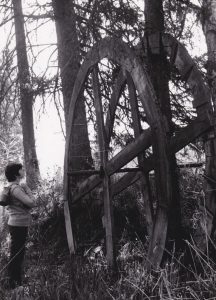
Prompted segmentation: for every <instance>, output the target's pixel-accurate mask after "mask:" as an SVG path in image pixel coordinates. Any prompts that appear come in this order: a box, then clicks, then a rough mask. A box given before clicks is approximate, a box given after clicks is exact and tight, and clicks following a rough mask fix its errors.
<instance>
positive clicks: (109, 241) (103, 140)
mask: <svg viewBox="0 0 216 300" xmlns="http://www.w3.org/2000/svg"><path fill="white" fill-rule="evenodd" d="M99 86H100V85H99V80H98V69H97V67H95V68H94V70H93V92H94V101H95V110H96V120H97V128H98V141H99V148H100V159H101V165H102V166H103V170H104V174H103V197H104V213H105V230H106V255H107V262H108V265H109V266H110V267H114V265H115V257H114V241H113V212H112V197H111V190H110V178H109V175H108V173H107V161H108V144H107V136H106V131H105V126H104V119H103V107H102V101H101V95H100V88H99Z"/></svg>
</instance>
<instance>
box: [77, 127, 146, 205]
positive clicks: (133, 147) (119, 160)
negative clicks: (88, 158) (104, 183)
mask: <svg viewBox="0 0 216 300" xmlns="http://www.w3.org/2000/svg"><path fill="white" fill-rule="evenodd" d="M150 145H151V132H150V130H146V131H144V132H143V133H142V134H141V135H140V136H139V137H138V138H137V139H136V140H134V141H133V142H132V143H131V144H129V145H127V146H126V147H125V148H124V149H122V151H120V152H119V153H118V154H117V155H116V156H115V157H113V158H112V159H111V160H110V161H109V162H108V163H107V167H106V169H107V170H106V171H107V174H108V175H109V176H111V175H112V174H114V173H115V172H116V171H117V170H119V169H121V168H122V167H123V166H125V165H126V164H127V163H128V162H130V161H131V160H132V159H134V158H135V157H136V156H137V155H138V153H140V152H141V151H144V150H145V149H147V148H148V147H149V146H150ZM100 183H101V178H100V176H99V175H92V176H91V177H89V178H88V179H86V180H85V181H83V182H82V183H81V184H80V186H79V190H78V192H77V193H76V195H73V202H74V201H77V200H78V199H80V198H81V197H83V196H85V195H86V194H87V193H89V192H90V191H91V190H93V189H94V188H95V187H97V186H98V185H99V184H100Z"/></svg>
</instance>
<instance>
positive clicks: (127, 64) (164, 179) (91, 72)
mask: <svg viewBox="0 0 216 300" xmlns="http://www.w3.org/2000/svg"><path fill="white" fill-rule="evenodd" d="M161 40H162V42H163V44H164V49H165V50H166V51H167V54H168V56H170V60H171V63H173V64H175V65H176V67H177V68H178V69H179V72H180V74H181V75H182V77H183V79H184V80H187V82H188V84H189V86H190V87H191V89H192V92H193V95H194V107H195V108H196V110H197V118H196V119H195V120H194V121H193V122H192V124H190V125H189V126H188V127H186V128H183V129H181V131H180V132H179V133H178V134H175V135H174V136H173V137H172V139H171V141H169V143H168V141H167V136H166V129H165V126H164V122H163V119H162V117H161V112H160V109H159V106H158V105H157V99H156V96H155V93H154V90H153V87H152V84H151V82H150V79H149V77H148V75H147V73H146V70H145V68H144V66H143V63H142V61H141V60H140V59H139V57H137V55H136V54H135V52H134V51H133V50H132V49H130V47H129V46H128V45H127V44H125V43H124V42H122V41H121V40H119V39H116V38H105V39H103V40H101V41H100V42H99V43H98V44H96V45H95V46H94V47H93V48H92V49H91V50H90V52H89V53H88V54H87V56H86V58H85V60H84V62H83V64H82V66H81V67H80V70H79V73H78V75H77V79H76V82H75V86H74V90H73V95H72V100H71V105H70V109H69V115H68V119H69V125H68V128H67V130H68V132H67V140H66V152H65V168H64V201H65V206H64V211H65V221H66V231H67V238H68V244H69V249H70V253H71V254H72V253H75V246H74V238H73V231H72V227H71V220H70V212H69V202H70V203H73V202H75V201H78V200H79V199H81V198H82V197H83V196H84V195H86V194H88V193H90V192H91V191H92V190H93V189H95V188H96V187H98V186H101V187H102V188H103V200H104V214H105V231H106V252H107V260H108V264H109V265H111V266H112V265H113V264H114V261H115V253H114V228H113V224H114V223H113V214H112V196H113V195H115V194H117V193H118V192H121V191H122V190H123V189H125V188H126V187H127V186H129V185H130V184H132V183H133V182H134V181H136V180H138V179H139V180H140V182H141V186H142V185H145V183H146V180H147V177H148V173H149V171H151V170H154V172H155V177H156V189H157V190H158V193H157V198H158V199H157V208H156V209H155V210H153V208H152V203H150V201H148V199H147V200H146V201H147V203H145V208H146V218H147V220H146V223H147V225H148V231H149V235H150V239H149V250H148V256H147V263H148V264H150V265H153V266H157V265H159V264H160V262H161V259H162V255H163V251H164V248H165V242H166V235H167V226H168V210H169V207H170V202H171V186H170V182H171V180H170V176H171V174H170V166H169V156H170V154H171V153H172V154H173V153H176V152H177V151H179V150H180V149H181V148H183V147H184V146H185V145H187V144H188V143H189V142H191V141H193V140H194V139H196V138H197V137H198V136H200V135H201V134H202V133H204V132H206V131H207V130H209V128H211V123H210V117H209V115H210V114H211V110H210V99H209V98H210V97H209V92H208V90H207V88H206V87H205V85H204V83H203V80H202V77H201V75H200V74H199V71H198V70H197V68H196V66H195V65H194V63H193V61H192V59H191V58H190V56H189V55H188V53H187V52H186V50H185V48H184V47H183V46H181V45H180V44H179V43H177V42H176V41H175V40H174V39H172V38H171V37H170V36H168V35H164V36H161V35H159V34H158V35H152V36H150V37H148V47H149V46H150V47H152V51H159V49H161ZM104 58H106V59H107V60H110V61H111V62H112V63H114V64H115V65H118V66H119V68H120V69H121V70H120V72H119V74H118V76H117V78H116V84H115V86H114V87H113V89H112V90H113V93H112V95H111V97H110V100H109V105H108V109H107V110H106V111H105V109H104V107H103V106H104V104H103V103H102V97H101V90H100V83H99V78H98V65H99V63H100V62H101V61H102V60H103V59H104ZM88 78H91V80H90V82H91V83H92V85H93V96H94V99H93V104H94V109H95V115H96V118H95V123H96V127H97V141H98V148H99V152H100V169H98V168H95V169H93V170H82V172H80V171H81V170H73V169H72V170H71V169H70V170H69V166H68V165H69V164H68V162H69V159H70V156H72V155H73V150H71V149H73V148H72V147H71V146H72V144H73V135H74V133H75V131H76V126H77V125H78V124H76V110H77V103H78V102H79V100H80V99H81V97H83V94H84V93H85V87H86V82H87V81H88ZM124 85H127V88H128V95H129V103H130V108H131V118H132V125H133V131H134V139H133V141H132V142H130V143H129V144H127V145H125V147H124V148H123V149H121V151H119V152H118V153H117V154H115V155H114V156H113V157H112V158H110V157H109V149H110V142H111V138H112V134H113V126H114V122H115V117H116V109H117V104H118V102H119V99H120V97H121V93H122V89H123V86H124ZM138 99H139V103H141V105H142V109H143V111H144V114H145V118H146V124H147V125H148V126H146V128H143V126H142V124H141V120H140V111H139V110H140V105H138ZM149 149H151V151H149ZM146 152H148V153H149V152H150V153H151V154H150V155H149V154H148V155H146ZM135 158H137V164H138V165H137V167H136V168H125V166H127V165H128V163H130V162H131V161H132V160H133V159H135ZM72 168H73V167H72ZM71 171H72V172H71ZM76 172H77V174H85V175H86V174H88V175H89V177H88V178H87V179H84V180H82V182H79V188H78V189H77V190H76V193H71V187H70V181H69V180H68V177H69V176H71V174H75V173H76ZM117 172H128V174H126V175H124V176H123V177H121V179H120V180H119V182H117V183H116V184H115V185H112V184H111V180H110V178H111V176H112V175H113V174H115V173H117ZM76 176H77V175H76Z"/></svg>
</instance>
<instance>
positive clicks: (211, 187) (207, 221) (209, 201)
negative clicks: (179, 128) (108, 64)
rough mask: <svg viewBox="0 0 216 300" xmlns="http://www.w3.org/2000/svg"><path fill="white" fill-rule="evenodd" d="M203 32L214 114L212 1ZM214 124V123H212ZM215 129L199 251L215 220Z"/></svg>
mask: <svg viewBox="0 0 216 300" xmlns="http://www.w3.org/2000/svg"><path fill="white" fill-rule="evenodd" d="M202 11H203V18H202V25H203V32H204V35H205V38H206V43H207V49H208V63H207V75H208V80H209V86H210V89H211V94H212V103H213V110H214V114H215V112H216V3H215V1H213V0H206V1H203V9H202ZM214 124H215V121H214ZM215 134H216V128H214V132H211V133H209V134H208V136H207V139H206V142H205V154H206V169H205V178H206V181H205V199H203V200H204V202H203V203H201V210H202V212H203V214H202V218H201V228H202V229H203V230H202V231H199V235H198V236H196V241H197V244H198V246H199V249H201V250H202V251H207V250H208V239H209V236H210V235H211V234H213V224H214V223H215V220H216V198H215V188H216V139H215Z"/></svg>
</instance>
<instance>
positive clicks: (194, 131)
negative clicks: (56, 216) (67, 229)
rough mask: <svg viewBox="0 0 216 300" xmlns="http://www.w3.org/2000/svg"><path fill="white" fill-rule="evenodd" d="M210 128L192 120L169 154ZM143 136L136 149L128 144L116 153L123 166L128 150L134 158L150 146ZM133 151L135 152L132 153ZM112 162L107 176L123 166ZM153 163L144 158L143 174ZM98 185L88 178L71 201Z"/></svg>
mask: <svg viewBox="0 0 216 300" xmlns="http://www.w3.org/2000/svg"><path fill="white" fill-rule="evenodd" d="M210 128H211V123H210V121H209V120H207V119H206V120H199V119H196V120H194V121H193V122H192V123H191V124H190V125H188V126H187V127H185V128H182V129H181V131H180V132H179V133H178V135H177V136H175V137H173V138H172V139H171V142H170V151H171V153H176V152H178V151H179V150H181V149H182V148H183V147H185V146H186V145H188V143H190V142H192V141H194V140H195V139H196V138H198V137H199V136H200V135H201V134H203V133H204V132H206V131H208V130H209V129H210ZM149 134H150V131H149V133H148V135H149ZM145 135H146V133H142V134H141V135H140V137H139V138H138V140H137V143H138V141H139V145H138V147H137V148H136V144H135V143H133V144H132V145H130V144H129V145H127V146H126V148H124V149H123V150H122V151H121V152H119V153H118V156H119V157H120V161H121V162H122V163H123V162H125V164H126V163H128V162H129V160H128V161H127V159H126V157H127V154H126V153H128V152H130V150H132V151H133V153H134V155H135V156H134V157H136V156H137V155H138V153H139V152H142V151H144V149H145V147H146V146H148V147H149V146H150V145H151V142H150V136H146V137H145ZM145 139H147V140H148V139H149V141H148V143H147V141H144V140H145ZM144 145H145V146H144ZM142 146H143V148H142ZM128 147H129V148H128ZM146 148H147V147H146ZM125 149H126V150H125ZM134 151H136V152H134ZM121 156H123V157H124V156H125V157H124V159H123V158H121ZM132 159H133V158H132ZM114 161H115V162H114V165H115V166H116V168H114V167H113V166H111V167H109V164H110V163H111V164H112V160H110V161H109V162H108V165H107V168H108V170H109V171H108V174H109V176H110V175H112V174H113V173H115V172H116V171H117V170H118V169H120V168H121V167H122V166H123V165H122V163H121V164H120V165H121V166H120V167H119V165H116V161H118V159H115V160H114ZM154 163H155V159H154V157H153V156H150V157H149V158H145V160H144V162H143V169H144V172H149V171H151V170H152V169H154ZM118 167H119V168H118ZM100 183H101V178H100V177H99V176H98V175H95V176H91V177H89V178H88V179H87V180H85V181H84V182H83V183H82V184H81V185H80V187H79V191H78V192H77V193H76V195H74V197H73V201H78V200H79V199H80V198H82V197H83V196H84V195H86V194H87V193H88V192H90V191H91V190H93V189H94V188H95V187H96V186H98V185H99V184H100Z"/></svg>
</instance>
